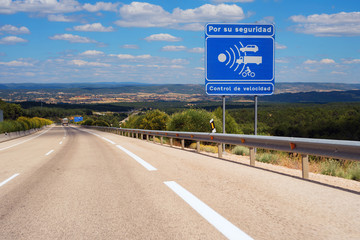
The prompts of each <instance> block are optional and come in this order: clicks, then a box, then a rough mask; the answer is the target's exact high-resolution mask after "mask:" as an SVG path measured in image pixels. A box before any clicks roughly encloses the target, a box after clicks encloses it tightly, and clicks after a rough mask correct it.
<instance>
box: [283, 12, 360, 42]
mask: <svg viewBox="0 0 360 240" xmlns="http://www.w3.org/2000/svg"><path fill="white" fill-rule="evenodd" d="M290 20H292V21H293V22H295V23H298V25H296V26H294V27H293V28H292V29H293V30H294V31H295V32H298V33H305V34H313V35H315V36H359V35H360V12H340V13H335V14H313V15H310V16H303V15H296V16H291V17H290Z"/></svg>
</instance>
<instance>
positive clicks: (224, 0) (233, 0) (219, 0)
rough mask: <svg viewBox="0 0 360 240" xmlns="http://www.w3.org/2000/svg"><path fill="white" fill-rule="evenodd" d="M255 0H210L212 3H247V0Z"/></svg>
mask: <svg viewBox="0 0 360 240" xmlns="http://www.w3.org/2000/svg"><path fill="white" fill-rule="evenodd" d="M253 1H255V0H212V2H214V3H226V2H232V3H235V2H238V3H249V2H253Z"/></svg>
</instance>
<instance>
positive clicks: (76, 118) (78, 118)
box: [74, 117, 83, 122]
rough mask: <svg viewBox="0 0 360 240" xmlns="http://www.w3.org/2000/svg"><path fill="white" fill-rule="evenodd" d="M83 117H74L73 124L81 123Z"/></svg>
mask: <svg viewBox="0 0 360 240" xmlns="http://www.w3.org/2000/svg"><path fill="white" fill-rule="evenodd" d="M82 120H83V117H74V122H81V121H82Z"/></svg>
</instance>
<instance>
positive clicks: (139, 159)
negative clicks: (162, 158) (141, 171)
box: [116, 145, 157, 171]
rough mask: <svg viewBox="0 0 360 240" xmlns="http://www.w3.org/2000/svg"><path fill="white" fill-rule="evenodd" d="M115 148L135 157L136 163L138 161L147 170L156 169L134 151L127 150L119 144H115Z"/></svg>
mask: <svg viewBox="0 0 360 240" xmlns="http://www.w3.org/2000/svg"><path fill="white" fill-rule="evenodd" d="M116 147H117V148H119V149H121V150H122V151H123V152H125V153H126V154H127V155H129V156H130V157H132V158H133V159H135V161H137V162H138V163H140V164H141V165H142V166H143V167H144V168H146V169H147V170H149V171H156V170H157V169H156V168H155V167H153V166H152V165H151V164H149V163H147V162H146V161H144V160H143V159H141V158H140V157H138V156H136V155H135V154H134V153H132V152H130V151H129V150H127V149H126V148H123V147H122V146H120V145H116Z"/></svg>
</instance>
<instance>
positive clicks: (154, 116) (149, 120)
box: [140, 109, 169, 130]
mask: <svg viewBox="0 0 360 240" xmlns="http://www.w3.org/2000/svg"><path fill="white" fill-rule="evenodd" d="M168 120H169V115H167V114H166V113H164V112H161V111H160V110H158V109H156V110H152V111H148V112H147V113H146V114H145V116H144V118H142V120H141V122H140V128H141V129H149V130H166V124H167V122H168Z"/></svg>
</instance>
